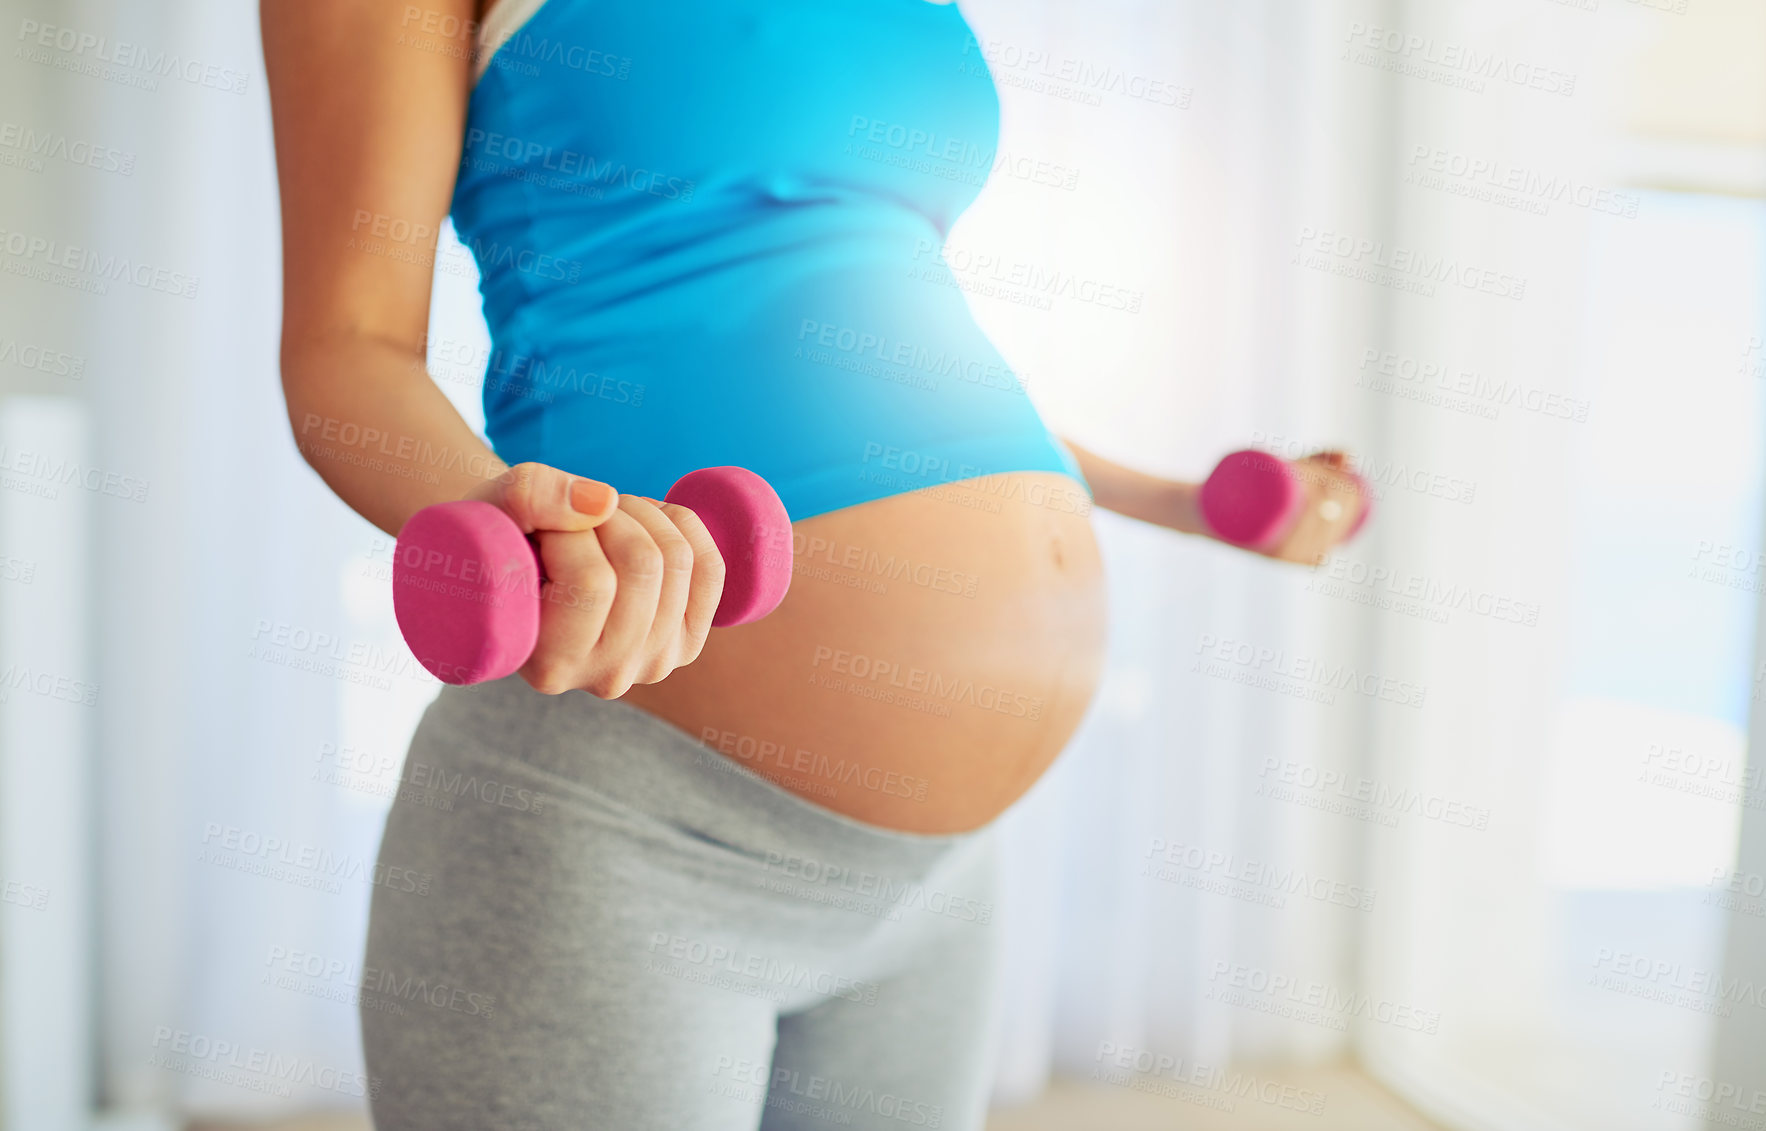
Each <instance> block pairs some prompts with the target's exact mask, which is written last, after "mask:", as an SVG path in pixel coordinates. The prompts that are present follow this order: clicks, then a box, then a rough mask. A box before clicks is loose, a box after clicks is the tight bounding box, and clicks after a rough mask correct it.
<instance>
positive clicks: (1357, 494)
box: [1198, 450, 1373, 553]
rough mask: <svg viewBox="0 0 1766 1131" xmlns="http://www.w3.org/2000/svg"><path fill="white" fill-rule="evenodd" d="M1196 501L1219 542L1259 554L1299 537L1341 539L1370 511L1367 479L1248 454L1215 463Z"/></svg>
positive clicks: (1327, 540)
mask: <svg viewBox="0 0 1766 1131" xmlns="http://www.w3.org/2000/svg"><path fill="white" fill-rule="evenodd" d="M1309 487H1310V488H1312V489H1311V490H1308V488H1309ZM1309 501H1310V502H1311V503H1312V504H1313V505H1311V506H1308V503H1309ZM1198 503H1199V505H1200V507H1201V511H1202V521H1203V522H1205V523H1207V524H1208V528H1209V529H1210V530H1211V531H1213V532H1214V535H1215V536H1216V537H1218V538H1219V539H1220V540H1221V541H1223V542H1230V543H1232V544H1233V545H1235V546H1244V547H1246V548H1247V549H1252V550H1260V551H1262V552H1264V553H1276V552H1278V551H1280V550H1281V549H1282V548H1283V546H1285V545H1287V544H1288V543H1289V542H1290V540H1298V539H1301V538H1307V539H1310V540H1312V541H1313V542H1314V543H1318V542H1320V541H1321V540H1322V542H1323V544H1325V545H1334V544H1336V543H1338V542H1342V541H1347V540H1348V539H1350V538H1353V537H1354V536H1355V534H1356V532H1357V531H1359V530H1360V529H1361V527H1362V524H1363V523H1365V522H1366V521H1367V516H1368V515H1369V514H1371V513H1372V507H1373V500H1372V496H1371V494H1370V492H1369V491H1368V486H1367V481H1366V480H1364V479H1362V477H1361V476H1359V475H1357V474H1355V473H1354V472H1353V471H1349V470H1347V469H1345V468H1340V467H1332V466H1330V465H1328V464H1323V463H1308V464H1295V463H1290V462H1288V461H1287V460H1285V459H1281V458H1278V457H1276V456H1273V455H1270V454H1269V453H1268V452H1259V451H1254V450H1245V451H1239V452H1233V453H1232V454H1231V455H1229V456H1227V457H1226V458H1225V459H1223V460H1221V461H1220V463H1219V464H1217V465H1216V466H1215V468H1214V470H1213V471H1212V472H1211V473H1210V474H1209V476H1208V479H1207V481H1206V482H1204V483H1203V484H1202V490H1201V492H1200V496H1199V498H1198Z"/></svg>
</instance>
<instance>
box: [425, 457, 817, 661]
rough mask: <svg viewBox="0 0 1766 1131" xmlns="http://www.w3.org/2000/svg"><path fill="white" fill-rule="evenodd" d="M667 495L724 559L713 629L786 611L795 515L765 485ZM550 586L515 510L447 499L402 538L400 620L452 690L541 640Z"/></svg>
mask: <svg viewBox="0 0 1766 1131" xmlns="http://www.w3.org/2000/svg"><path fill="white" fill-rule="evenodd" d="M664 498H665V499H666V500H667V501H668V502H671V503H678V504H680V505H681V506H683V507H686V508H687V509H688V510H690V511H692V512H693V513H694V514H696V515H698V516H699V519H700V521H702V522H704V523H705V527H706V529H707V530H709V531H710V532H711V538H712V541H714V542H716V543H717V548H718V552H719V553H721V554H722V555H723V558H724V592H723V597H722V598H721V599H720V600H719V601H718V605H717V613H716V614H715V615H714V616H713V617H712V620H711V623H712V624H714V625H717V626H720V627H721V626H724V625H733V624H747V623H749V622H750V621H757V620H759V619H760V618H761V617H764V616H766V615H767V614H768V613H770V612H772V611H773V610H774V609H776V608H778V606H779V602H780V601H782V600H784V599H785V590H786V589H788V588H789V587H790V585H791V519H790V516H789V515H787V514H786V513H785V505H784V504H783V503H781V502H780V501H779V496H778V495H777V494H776V493H775V492H774V491H773V489H772V487H771V486H770V485H769V484H768V483H767V481H766V480H764V479H762V478H761V477H760V476H758V475H756V474H754V472H752V471H749V470H747V469H745V468H740V467H707V468H704V469H702V470H699V471H691V472H688V473H687V474H686V475H683V476H681V478H680V479H679V480H677V481H676V482H675V485H674V486H673V487H670V488H669V489H668V494H667V495H666V496H664ZM543 581H544V577H543V574H542V573H541V568H540V560H539V554H538V551H537V549H536V548H535V546H534V544H533V543H532V542H530V541H529V540H528V538H527V535H525V534H523V533H522V532H521V528H520V527H518V526H516V525H515V522H514V520H513V519H511V518H510V517H509V516H508V515H507V514H504V513H503V512H502V511H501V510H499V509H498V508H496V507H494V506H492V505H491V504H489V503H484V502H479V501H477V500H473V499H463V500H460V501H458V502H452V503H438V504H436V505H435V506H432V507H424V508H423V509H422V510H420V511H418V512H417V513H416V514H414V515H412V516H411V518H410V521H408V522H406V523H405V528H404V529H403V530H401V531H399V540H398V546H397V548H396V549H395V551H394V555H393V567H392V586H393V588H392V607H393V613H394V615H395V616H397V617H398V622H399V631H400V632H402V633H404V635H405V643H406V644H408V645H410V647H411V651H412V652H413V653H414V654H415V655H416V657H417V662H418V663H420V664H422V665H423V666H424V668H425V669H427V670H428V672H429V674H431V675H433V676H435V678H437V679H439V680H441V681H442V682H443V683H453V684H470V683H483V682H484V681H486V680H491V679H502V678H503V677H504V676H507V675H511V674H513V673H514V672H515V671H516V670H517V669H519V668H520V667H521V665H522V664H524V663H526V662H527V658H528V657H529V656H531V655H533V650H534V645H535V644H536V643H537V642H538V641H539V636H540V593H541V585H542V583H543Z"/></svg>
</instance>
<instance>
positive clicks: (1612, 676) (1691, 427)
mask: <svg viewBox="0 0 1766 1131" xmlns="http://www.w3.org/2000/svg"><path fill="white" fill-rule="evenodd" d="M962 7H963V10H964V13H965V14H966V16H967V17H968V19H969V21H970V23H971V24H972V25H973V27H974V30H975V42H974V43H973V44H972V45H971V47H972V54H971V55H970V56H969V57H968V61H967V64H966V65H977V64H981V63H984V64H985V65H986V66H987V67H988V68H989V69H990V70H991V71H992V73H993V76H994V79H995V81H996V83H997V84H998V86H999V90H1000V97H1001V101H1002V133H1001V140H1000V153H999V155H998V159H999V162H1000V164H1001V166H1002V168H1001V169H1000V170H999V171H997V172H996V173H995V175H994V176H993V177H992V179H991V180H990V182H989V184H988V187H987V188H986V190H985V191H984V192H983V194H982V196H981V197H980V199H979V201H978V202H977V203H976V205H975V206H974V208H973V209H971V210H970V211H969V212H968V213H967V214H966V215H965V216H964V218H963V219H962V221H961V222H960V223H959V224H958V226H957V227H956V229H955V230H954V231H953V233H952V237H951V240H950V243H949V245H948V246H947V247H946V249H945V258H946V260H947V263H948V267H949V270H948V273H947V274H948V278H947V279H946V280H945V282H946V283H947V284H948V285H951V286H955V287H960V288H962V289H963V291H964V292H965V293H966V294H967V296H968V300H969V302H970V305H971V307H972V308H973V310H974V312H975V315H976V317H977V318H978V319H979V320H980V321H981V322H982V324H983V325H984V326H985V327H986V328H987V330H988V331H989V332H990V333H991V334H992V335H993V336H994V338H995V340H996V342H997V343H998V344H999V345H1000V346H1001V348H1002V350H1003V352H1004V353H1005V354H1006V356H1007V358H1008V359H1009V360H1010V361H1011V362H1012V363H1013V365H1014V367H1015V368H1016V369H1017V370H1018V371H1019V372H1020V373H1021V374H1024V375H1025V377H1026V383H1027V386H1028V388H1029V391H1030V393H1031V395H1032V397H1033V399H1034V400H1035V401H1036V403H1037V405H1038V406H1039V408H1040V409H1041V410H1042V412H1043V414H1044V415H1045V417H1046V418H1047V419H1048V421H1049V422H1050V424H1051V425H1052V426H1053V427H1054V429H1055V430H1056V431H1058V432H1061V433H1063V434H1066V435H1069V436H1072V437H1073V438H1074V439H1075V440H1077V441H1078V442H1079V443H1081V444H1083V445H1085V446H1087V447H1089V448H1091V449H1093V450H1095V451H1097V452H1099V453H1100V454H1103V455H1105V456H1107V457H1110V458H1113V459H1116V460H1119V461H1121V462H1126V463H1130V464H1133V465H1136V466H1139V467H1142V468H1144V469H1146V470H1148V471H1152V472H1157V473H1161V474H1167V475H1173V476H1181V477H1185V478H1190V479H1199V478H1201V477H1202V476H1203V475H1205V474H1206V472H1207V470H1208V469H1209V467H1210V466H1212V464H1213V462H1214V461H1215V460H1216V459H1217V458H1218V457H1219V456H1220V455H1222V454H1224V453H1225V452H1226V451H1228V450H1230V449H1232V448H1236V447H1243V446H1261V447H1267V448H1270V449H1272V450H1276V451H1278V452H1279V453H1281V454H1284V455H1290V456H1294V455H1300V454H1303V453H1304V452H1306V451H1310V450H1312V449H1313V448H1314V447H1318V446H1325V445H1337V444H1341V445H1345V446H1347V447H1349V448H1350V449H1351V450H1352V451H1353V452H1354V453H1355V457H1356V464H1357V466H1358V468H1359V470H1360V471H1361V472H1362V474H1363V475H1364V476H1365V477H1367V478H1368V479H1369V480H1370V481H1371V482H1372V483H1373V484H1374V486H1375V491H1376V496H1377V500H1378V501H1377V504H1376V512H1375V518H1374V521H1373V522H1372V523H1371V525H1370V526H1369V527H1368V529H1367V530H1366V532H1365V533H1364V535H1363V536H1362V537H1361V538H1360V539H1359V540H1357V541H1356V542H1354V543H1351V544H1350V545H1349V546H1348V547H1346V548H1345V549H1344V550H1343V551H1341V552H1340V553H1339V554H1338V555H1337V556H1335V557H1333V558H1332V559H1331V560H1330V561H1329V562H1328V563H1327V564H1326V565H1325V566H1324V567H1322V568H1321V569H1319V570H1317V571H1315V572H1308V571H1305V570H1301V569H1296V568H1291V567H1286V566H1282V565H1279V564H1276V563H1272V562H1268V561H1263V560H1259V559H1254V558H1252V557H1250V556H1248V555H1244V554H1240V553H1236V552H1233V551H1231V550H1228V549H1225V548H1223V547H1220V546H1218V545H1215V544H1210V543H1206V542H1203V541H1201V540H1195V539H1186V538H1183V537H1180V536H1176V535H1173V534H1171V533H1169V532H1166V531H1161V530H1156V529H1153V528H1150V527H1145V526H1140V525H1137V524H1135V523H1133V522H1131V521H1129V520H1125V519H1119V518H1117V517H1116V516H1113V515H1110V514H1106V513H1102V512H1099V514H1098V516H1097V520H1096V521H1097V527H1098V529H1099V532H1100V536H1101V538H1102V540H1103V543H1104V550H1105V556H1106V566H1107V569H1108V572H1109V577H1110V584H1111V592H1112V596H1111V600H1112V605H1113V628H1112V643H1111V658H1110V665H1109V670H1108V673H1107V676H1106V678H1105V681H1104V684H1103V687H1102V690H1101V692H1100V694H1099V696H1098V699H1097V701H1096V702H1095V704H1094V706H1093V708H1092V710H1091V712H1090V715H1089V716H1088V718H1087V720H1086V722H1085V724H1084V726H1083V727H1082V729H1081V731H1080V733H1079V735H1078V736H1077V737H1076V739H1075V740H1074V742H1073V745H1072V747H1071V748H1070V749H1069V750H1068V751H1067V753H1066V754H1065V755H1064V756H1063V758H1062V759H1061V761H1060V762H1059V763H1057V765H1056V768H1055V769H1054V771H1053V772H1052V773H1051V774H1050V775H1049V776H1048V777H1047V778H1045V779H1044V780H1043V781H1042V782H1041V783H1039V785H1038V786H1037V787H1036V788H1035V790H1034V791H1033V792H1032V793H1031V794H1030V795H1029V796H1028V797H1027V798H1026V799H1025V800H1024V801H1023V802H1022V803H1021V804H1020V805H1018V806H1017V807H1016V808H1015V809H1014V810H1013V811H1011V812H1010V813H1009V814H1008V815H1007V817H1006V818H1004V820H1005V831H1006V835H1007V837H1008V843H1009V845H1010V846H1011V851H1010V852H1009V854H1008V855H1009V858H1010V865H1009V869H1010V871H1009V876H1008V881H1009V882H1008V890H1007V892H1006V897H1005V903H1004V906H1002V907H1001V908H1000V909H999V915H1000V922H1001V923H1002V925H1003V926H1004V927H1005V929H1006V930H1007V931H1008V935H1009V939H1010V954H1009V969H1008V977H1009V985H1010V989H1009V993H1008V994H1007V1001H1006V1005H1005V1008H1004V1012H1003V1013H1002V1015H1001V1016H1000V1017H999V1019H998V1025H999V1028H1000V1033H1001V1038H1002V1050H1003V1052H1002V1057H1001V1060H1000V1064H999V1068H998V1076H997V1080H996V1083H995V1100H996V1112H995V1116H994V1122H995V1125H996V1126H997V1127H999V1128H1002V1129H1009V1128H1024V1129H1028V1128H1033V1127H1034V1128H1043V1127H1075V1128H1078V1127H1086V1128H1089V1127H1120V1128H1142V1127H1145V1128H1165V1127H1170V1128H1179V1127H1183V1128H1190V1127H1195V1128H1215V1127H1223V1128H1224V1127H1232V1128H1253V1127H1256V1128H1263V1127H1269V1128H1286V1127H1308V1128H1315V1129H1320V1131H1328V1129H1334V1128H1356V1129H1358V1131H1360V1129H1368V1128H1421V1127H1442V1128H1453V1129H1466V1131H1473V1129H1478V1131H1482V1129H1501V1131H1535V1129H1537V1131H1557V1129H1570V1128H1598V1129H1601V1131H1630V1129H1637V1131H1644V1129H1648V1131H1669V1129H1683V1128H1697V1127H1704V1126H1706V1125H1708V1124H1715V1125H1719V1126H1728V1127H1743V1128H1747V1127H1752V1128H1766V812H1763V811H1766V781H1763V780H1762V776H1763V774H1766V770H1763V769H1762V763H1761V759H1760V757H1759V756H1756V755H1751V754H1750V747H1754V748H1760V746H1761V741H1762V738H1763V737H1766V731H1763V730H1762V727H1763V726H1766V724H1762V723H1761V722H1760V721H1758V720H1759V718H1760V716H1759V714H1758V713H1757V712H1756V710H1755V708H1756V705H1757V704H1758V703H1759V701H1760V699H1761V690H1762V688H1763V687H1766V652H1763V651H1762V631H1761V617H1760V615H1759V611H1758V601H1757V595H1758V593H1759V592H1760V591H1761V588H1762V583H1763V580H1766V571H1763V570H1762V568H1761V567H1762V560H1763V558H1762V551H1763V547H1762V540H1761V530H1762V526H1763V524H1766V502H1763V499H1762V493H1761V490H1760V487H1761V482H1762V450H1763V444H1762V425H1763V422H1766V405H1763V404H1762V396H1761V393H1762V389H1763V388H1766V301H1763V300H1766V208H1763V206H1762V200H1763V197H1766V6H1763V5H1762V4H1761V3H1760V0H1456V2H1445V0H1443V2H1425V0H1386V2H1375V0H1317V2H1302V0H1288V2H1285V3H1283V2H1278V0H1238V2H1235V3H1232V4H1225V3H1205V2H1202V0H1086V2H1085V3H1078V2H1067V3H1061V2H1056V0H963V3H962ZM0 27H3V28H4V30H5V38H6V39H7V40H8V41H9V42H10V48H9V50H8V51H7V52H6V56H5V59H4V61H3V62H0V107H3V109H0V896H3V900H0V1126H3V1127H4V1128H5V1129H7V1131H14V1129H18V1131H39V1129H40V1131H64V1129H73V1128H88V1127H95V1126H102V1127H106V1128H111V1129H113V1131H114V1129H123V1128H130V1129H134V1128H139V1129H141V1131H148V1129H155V1131H164V1129H170V1128H181V1127H185V1126H190V1125H195V1126H203V1127H214V1126H233V1125H253V1126H256V1125H271V1124H273V1125H277V1126H284V1125H286V1126H320V1125H323V1126H332V1125H336V1126H339V1127H359V1126H365V1123H364V1122H363V1118H364V1117H363V1112H364V1109H365V1102H364V1098H363V1097H364V1095H365V1091H366V1088H367V1086H368V1083H369V1082H368V1081H367V1080H366V1077H365V1072H364V1069H363V1066H362V1062H361V1050H360V1044H359V1040H358V1035H357V1021H356V1011H355V1004H354V1000H355V993H356V990H357V989H358V988H359V986H360V984H361V979H362V968H361V952H362V941H363V934H364V928H365V922H366V911H367V906H368V898H369V891H370V881H371V872H372V864H373V860H374V854H375V849H376V845H377V841H378V838H379V835H380V827H381V822H382V819H383V816H384V814H385V811H386V808H387V806H388V804H389V801H390V797H391V795H392V793H393V792H394V791H395V790H396V788H397V785H398V781H399V774H400V761H401V759H402V757H403V754H404V750H405V746H406V743H407V741H408V739H409V736H410V733H411V730H412V728H413V727H414V725H415V722H416V719H417V717H418V715H419V713H420V712H421V710H422V709H423V707H424V706H425V705H426V704H427V702H428V701H429V700H430V699H431V698H432V697H433V696H434V695H435V693H436V691H437V689H438V686H439V685H437V684H436V683H435V682H434V681H433V680H432V679H431V678H430V677H429V676H428V675H427V674H426V673H424V672H423V671H422V669H421V668H419V667H418V666H417V665H416V664H415V662H414V661H413V659H412V657H411V656H410V654H409V652H408V651H406V650H405V648H404V645H403V644H402V643H401V641H400V638H399V635H398V633H397V630H396V627H395V625H394V622H393V617H392V608H391V601H390V584H389V571H390V561H391V558H390V548H391V547H390V545H389V542H388V540H387V539H386V538H385V537H384V536H382V535H381V534H379V532H377V531H376V530H374V529H373V528H371V527H370V526H369V525H368V524H367V523H366V522H365V521H363V520H361V519H359V518H357V517H356V516H355V515H354V514H353V513H351V512H350V511H349V510H348V509H347V508H346V507H345V506H344V505H343V504H342V503H340V502H339V501H338V500H337V499H336V498H335V497H334V496H332V495H331V494H330V492H329V491H328V490H327V489H326V488H325V487H324V486H323V484H322V483H321V482H320V481H319V480H318V478H317V477H316V476H315V475H314V474H313V473H312V472H311V471H310V470H309V469H308V468H307V467H306V465H305V464H304V463H303V462H302V461H301V459H300V458H299V456H298V454H297V453H296V451H295V448H294V444H293V442H292V439H291V437H290V435H289V433H288V429H287V426H286V420H285V417H284V415H283V408H282V404H281V394H280V389H279V386H278V375H277V364H276V349H277V333H278V313H279V301H280V300H279V259H278V256H279V253H278V246H279V230H278V215H277V196H276V185H275V169H274V162H273V155H272V150H271V138H270V124H269V114H268V104H267V96H266V91H265V84H264V74H263V61H262V56H261V51H260V47H259V43H258V30H257V23H256V13H255V5H251V4H247V3H242V2H240V0H225V2H223V0H162V2H161V3H157V4H151V5H149V4H129V3H124V2H122V0H63V2H59V3H51V2H49V0H14V2H13V3H11V4H10V5H8V15H7V16H6V17H5V22H4V23H0ZM340 128H343V124H341V123H340ZM1025 162H1049V163H1052V164H1054V165H1058V166H1060V167H1061V168H1062V169H1064V170H1067V171H1068V174H1069V175H1067V176H1066V177H1065V178H1063V179H1060V180H1061V183H1059V184H1049V183H1042V181H1043V180H1047V179H1049V178H1043V179H1038V178H1033V177H1023V176H1014V175H1010V173H1009V170H1012V169H1021V168H1025V167H1027V166H1026V165H1025ZM475 284H476V277H475V273H474V271H473V267H472V260H471V257H470V255H469V254H467V253H466V252H464V251H463V250H461V249H459V247H458V245H457V244H456V245H451V246H444V249H443V251H442V254H440V255H439V256H438V260H437V271H436V295H435V304H434V311H433V315H432V324H431V337H430V355H431V356H430V369H431V372H432V374H433V375H434V376H435V378H436V379H437V380H438V381H439V382H440V383H441V385H442V387H443V388H445V389H446V390H448V392H449V394H450V395H451V396H452V397H453V398H454V399H455V400H456V401H457V402H458V404H459V405H460V406H461V409H462V411H463V412H465V413H466V414H467V417H468V419H469V420H472V421H474V422H475V423H478V422H481V421H482V414H481V412H480V411H479V409H478V405H477V400H478V396H479V391H480V384H481V382H482V379H483V375H484V371H485V367H486V364H487V361H488V357H489V345H488V341H487V339H486V335H485V330H484V326H483V323H482V320H481V319H480V317H479V314H478V309H477V294H476V290H475ZM1137 1065H1138V1066H1139V1068H1138V1069H1137V1067H1136V1066H1137Z"/></svg>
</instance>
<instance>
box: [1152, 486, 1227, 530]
mask: <svg viewBox="0 0 1766 1131" xmlns="http://www.w3.org/2000/svg"><path fill="white" fill-rule="evenodd" d="M1201 496H1202V485H1201V484H1199V483H1183V482H1179V481H1177V480H1171V481H1168V482H1167V483H1165V484H1164V485H1163V487H1162V489H1161V491H1160V498H1159V503H1158V507H1159V514H1160V518H1159V525H1161V526H1166V527H1169V528H1171V529H1172V530H1175V531H1177V532H1178V533H1180V534H1199V535H1201V536H1202V537H1204V538H1212V537H1214V532H1213V531H1212V530H1210V529H1208V524H1207V523H1206V522H1204V521H1202V504H1201Z"/></svg>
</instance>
